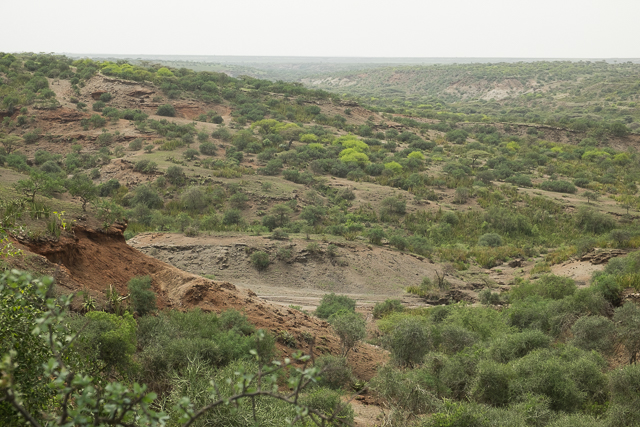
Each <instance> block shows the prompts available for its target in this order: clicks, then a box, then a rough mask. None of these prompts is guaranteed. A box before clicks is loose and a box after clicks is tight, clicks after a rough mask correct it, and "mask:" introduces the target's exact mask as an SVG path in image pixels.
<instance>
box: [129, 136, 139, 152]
mask: <svg viewBox="0 0 640 427" xmlns="http://www.w3.org/2000/svg"><path fill="white" fill-rule="evenodd" d="M141 149H142V138H136V139H134V140H133V141H131V142H130V143H129V150H132V151H138V150H141Z"/></svg>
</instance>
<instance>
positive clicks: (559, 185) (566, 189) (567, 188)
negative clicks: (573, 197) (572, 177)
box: [540, 180, 576, 194]
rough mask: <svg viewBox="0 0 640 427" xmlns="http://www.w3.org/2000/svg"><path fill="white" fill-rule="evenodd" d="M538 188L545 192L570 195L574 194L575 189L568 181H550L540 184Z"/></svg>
mask: <svg viewBox="0 0 640 427" xmlns="http://www.w3.org/2000/svg"><path fill="white" fill-rule="evenodd" d="M540 188H541V189H543V190H546V191H555V192H557V193H570V194H573V193H575V192H576V187H575V185H573V184H572V183H570V182H569V181H563V180H551V181H545V182H543V183H541V184H540Z"/></svg>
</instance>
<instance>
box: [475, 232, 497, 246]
mask: <svg viewBox="0 0 640 427" xmlns="http://www.w3.org/2000/svg"><path fill="white" fill-rule="evenodd" d="M478 245H479V246H489V247H496V246H502V237H500V235H499V234H496V233H485V234H483V235H482V236H480V238H479V239H478Z"/></svg>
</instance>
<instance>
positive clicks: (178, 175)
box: [164, 166, 186, 185]
mask: <svg viewBox="0 0 640 427" xmlns="http://www.w3.org/2000/svg"><path fill="white" fill-rule="evenodd" d="M164 176H165V178H167V181H169V183H170V184H172V185H184V183H185V181H186V177H185V176H184V172H183V171H182V168H181V167H180V166H169V168H168V169H167V172H166V173H165V175H164Z"/></svg>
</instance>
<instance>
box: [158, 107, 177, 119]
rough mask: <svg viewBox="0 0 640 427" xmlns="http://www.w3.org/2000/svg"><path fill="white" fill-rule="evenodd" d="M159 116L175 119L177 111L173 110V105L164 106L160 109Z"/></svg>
mask: <svg viewBox="0 0 640 427" xmlns="http://www.w3.org/2000/svg"><path fill="white" fill-rule="evenodd" d="M156 114H157V115H158V116H166V117H175V116H176V109H175V108H173V105H171V104H164V105H161V106H159V107H158V111H156Z"/></svg>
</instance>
